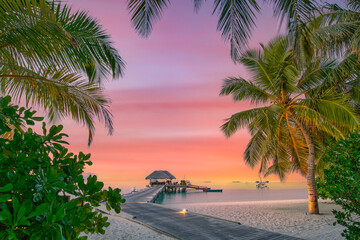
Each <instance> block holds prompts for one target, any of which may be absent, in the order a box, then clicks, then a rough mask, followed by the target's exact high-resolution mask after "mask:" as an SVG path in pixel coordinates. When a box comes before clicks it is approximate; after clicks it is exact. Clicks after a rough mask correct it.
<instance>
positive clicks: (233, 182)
mask: <svg viewBox="0 0 360 240" xmlns="http://www.w3.org/2000/svg"><path fill="white" fill-rule="evenodd" d="M232 183H241V182H240V181H232Z"/></svg>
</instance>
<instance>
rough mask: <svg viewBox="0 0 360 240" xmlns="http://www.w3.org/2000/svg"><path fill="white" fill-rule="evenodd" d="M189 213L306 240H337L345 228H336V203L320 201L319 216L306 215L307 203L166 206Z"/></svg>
mask: <svg viewBox="0 0 360 240" xmlns="http://www.w3.org/2000/svg"><path fill="white" fill-rule="evenodd" d="M166 207H171V208H176V209H183V208H185V209H187V210H188V211H189V212H194V213H199V214H204V215H208V216H213V217H218V218H223V219H227V220H231V221H236V222H240V223H241V224H244V225H248V226H252V227H256V228H261V229H265V230H269V231H273V232H278V233H283V234H287V235H291V236H296V237H300V238H303V239H316V240H320V239H321V240H337V239H344V238H342V237H341V232H342V231H343V227H341V226H339V225H336V226H333V222H334V221H335V218H334V216H333V214H332V212H331V211H332V210H333V209H338V210H339V209H340V208H339V207H338V206H336V205H335V204H332V203H329V202H325V201H321V202H320V212H321V214H320V215H309V214H307V200H276V201H261V202H260V201H259V202H227V203H188V204H180V205H179V204H177V205H171V204H169V205H166Z"/></svg>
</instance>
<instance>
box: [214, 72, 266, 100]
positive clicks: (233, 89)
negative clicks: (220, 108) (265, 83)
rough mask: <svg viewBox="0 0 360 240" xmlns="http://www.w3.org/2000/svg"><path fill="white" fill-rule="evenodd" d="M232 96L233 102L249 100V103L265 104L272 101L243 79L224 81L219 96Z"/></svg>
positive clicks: (258, 88) (264, 93)
mask: <svg viewBox="0 0 360 240" xmlns="http://www.w3.org/2000/svg"><path fill="white" fill-rule="evenodd" d="M229 94H232V95H233V99H234V101H241V100H250V101H251V103H255V104H258V103H265V102H268V101H269V100H270V99H273V96H271V95H270V94H269V93H267V92H266V91H265V90H263V89H261V88H260V87H258V86H256V85H255V84H253V83H252V82H249V81H247V80H245V79H243V78H233V77H231V78H227V79H225V80H224V84H223V86H222V89H221V92H220V95H229Z"/></svg>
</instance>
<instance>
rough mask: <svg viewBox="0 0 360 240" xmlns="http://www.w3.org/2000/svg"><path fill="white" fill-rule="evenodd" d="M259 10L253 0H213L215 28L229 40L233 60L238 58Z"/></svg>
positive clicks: (245, 44) (248, 37)
mask: <svg viewBox="0 0 360 240" xmlns="http://www.w3.org/2000/svg"><path fill="white" fill-rule="evenodd" d="M259 10H260V8H259V5H258V4H257V2H256V1H255V0H249V1H246V0H236V1H235V0H214V11H213V13H217V14H218V16H219V21H218V25H217V30H218V31H220V32H221V35H222V37H223V38H224V39H225V41H227V42H230V55H231V58H232V59H233V61H237V60H238V59H239V57H240V53H241V50H242V49H244V47H246V46H247V43H248V41H249V39H250V36H251V31H252V29H253V27H254V26H255V18H256V15H255V13H256V12H258V11H259Z"/></svg>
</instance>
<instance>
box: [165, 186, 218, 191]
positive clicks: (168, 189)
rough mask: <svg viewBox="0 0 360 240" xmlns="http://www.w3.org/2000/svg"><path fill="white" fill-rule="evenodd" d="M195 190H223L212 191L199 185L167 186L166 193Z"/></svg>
mask: <svg viewBox="0 0 360 240" xmlns="http://www.w3.org/2000/svg"><path fill="white" fill-rule="evenodd" d="M188 188H190V189H195V190H200V191H203V192H222V189H211V188H209V187H205V186H198V185H192V184H190V185H178V184H176V185H172V184H169V185H165V192H186V189H188Z"/></svg>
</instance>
